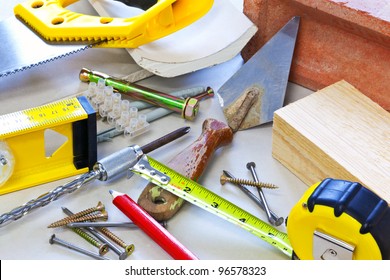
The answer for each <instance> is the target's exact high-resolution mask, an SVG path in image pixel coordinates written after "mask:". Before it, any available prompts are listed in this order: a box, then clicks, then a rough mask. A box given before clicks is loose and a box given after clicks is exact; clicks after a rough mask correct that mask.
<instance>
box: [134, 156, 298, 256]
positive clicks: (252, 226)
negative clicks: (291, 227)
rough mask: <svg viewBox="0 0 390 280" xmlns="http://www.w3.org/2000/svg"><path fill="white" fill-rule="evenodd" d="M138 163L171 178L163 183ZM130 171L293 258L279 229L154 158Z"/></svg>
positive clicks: (146, 160) (146, 159)
mask: <svg viewBox="0 0 390 280" xmlns="http://www.w3.org/2000/svg"><path fill="white" fill-rule="evenodd" d="M140 165H142V166H149V167H150V168H151V169H155V170H157V171H158V172H161V173H164V174H165V175H166V176H168V177H169V178H170V180H166V181H165V182H164V183H162V182H161V180H158V179H156V178H155V177H154V176H151V175H150V174H151V173H150V170H146V169H145V168H139V166H140ZM131 171H133V172H134V173H137V174H139V175H140V176H142V177H143V178H145V179H147V180H149V181H151V182H152V183H154V184H156V185H158V186H160V187H162V188H163V189H166V190H168V191H170V192H172V193H174V194H175V195H177V196H179V197H181V198H183V199H184V200H186V201H189V202H190V203H192V204H195V205H196V206H199V207H201V208H203V209H205V210H206V211H208V212H210V213H212V214H215V215H217V216H219V217H221V218H224V219H226V220H227V221H229V222H231V223H234V224H236V225H238V226H240V227H242V228H243V229H245V230H247V231H249V232H250V233H252V234H254V235H256V236H258V237H260V238H261V239H262V240H264V241H266V242H268V243H269V244H271V245H273V246H274V247H276V248H277V249H279V250H281V251H282V252H283V253H284V254H286V255H287V256H289V257H290V258H292V255H293V250H292V247H291V244H290V242H289V240H288V236H287V234H286V233H283V232H280V231H278V230H277V229H275V228H274V227H273V226H271V225H269V224H267V223H266V222H264V221H262V220H261V219H259V218H257V217H255V216H253V215H252V214H250V213H248V212H247V211H245V210H243V209H241V208H240V207H238V206H237V205H235V204H233V203H231V202H229V201H227V200H225V199H224V198H222V197H220V196H218V195H217V194H215V193H213V192H212V191H210V190H208V189H206V188H205V187H203V186H202V185H200V184H198V183H196V182H195V181H192V180H190V179H188V178H187V177H184V176H183V175H181V174H179V173H177V172H176V171H174V170H173V169H170V168H169V167H167V166H165V165H163V164H161V163H160V162H158V161H156V160H154V159H153V158H151V157H149V156H146V155H144V157H143V158H142V159H141V160H140V161H139V163H138V164H137V165H135V166H134V167H133V168H131Z"/></svg>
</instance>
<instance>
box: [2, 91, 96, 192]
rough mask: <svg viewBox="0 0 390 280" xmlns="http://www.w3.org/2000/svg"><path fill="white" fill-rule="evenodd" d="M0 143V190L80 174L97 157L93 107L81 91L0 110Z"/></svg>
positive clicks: (16, 188)
mask: <svg viewBox="0 0 390 280" xmlns="http://www.w3.org/2000/svg"><path fill="white" fill-rule="evenodd" d="M48 135H49V136H50V137H48ZM53 136H54V137H53ZM57 136H58V137H59V138H57ZM58 139H61V141H57V140H58ZM0 144H1V145H0V156H1V157H2V159H3V160H2V165H1V166H0V167H2V168H3V170H6V171H7V172H0V194H5V193H9V192H13V191H17V190H20V189H24V188H28V187H32V186H35V185H39V184H43V183H46V182H51V181H54V180H58V179H61V178H65V177H69V176H72V175H76V174H82V173H85V172H88V171H89V170H90V169H91V168H92V166H93V164H94V163H95V162H96V157H97V156H96V149H97V147H96V113H95V112H94V111H93V108H92V107H91V106H90V104H89V103H88V101H87V100H86V99H85V98H84V97H82V98H71V99H66V100H62V101H58V102H54V103H49V104H47V105H43V106H39V107H35V108H31V109H27V110H23V111H19V112H15V113H10V114H7V115H2V116H0ZM48 151H50V152H49V153H48Z"/></svg>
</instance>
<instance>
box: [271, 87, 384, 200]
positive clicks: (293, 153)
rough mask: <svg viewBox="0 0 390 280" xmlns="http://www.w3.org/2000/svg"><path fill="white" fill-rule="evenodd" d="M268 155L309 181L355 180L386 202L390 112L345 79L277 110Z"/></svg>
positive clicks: (309, 183)
mask: <svg viewBox="0 0 390 280" xmlns="http://www.w3.org/2000/svg"><path fill="white" fill-rule="evenodd" d="M272 155H273V157H274V158H276V159H277V160H278V161H280V162H281V163H282V164H283V165H285V166H286V167H287V168H288V169H289V170H290V171H291V172H293V173H294V174H295V175H296V176H297V177H299V178H300V179H301V180H302V181H303V182H304V183H306V184H307V185H309V186H310V185H312V184H314V183H316V182H318V181H321V180H323V179H325V178H327V177H331V178H336V179H344V180H350V181H357V182H360V183H361V184H363V185H364V186H366V187H367V188H369V189H371V190H372V191H373V192H375V193H376V194H378V195H379V196H381V197H382V198H383V199H385V200H386V201H387V202H390V113H389V112H387V111H386V110H384V109H383V108H381V107H380V106H379V105H378V104H376V103H375V102H373V101H372V100H370V99H369V98H368V97H366V96H365V95H363V94H362V93H360V92H359V91H358V90H357V89H356V88H355V87H353V86H352V85H350V84H349V83H347V82H346V81H340V82H337V83H335V84H333V85H331V86H328V87H326V88H324V89H322V90H320V91H318V92H315V93H313V94H311V95H309V96H308V97H305V98H303V99H300V100H298V101H296V102H293V103H291V104H289V105H287V106H285V107H283V108H281V109H279V110H277V111H276V112H275V114H274V123H273V139H272Z"/></svg>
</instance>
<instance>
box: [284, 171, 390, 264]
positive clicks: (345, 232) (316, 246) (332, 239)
mask: <svg viewBox="0 0 390 280" xmlns="http://www.w3.org/2000/svg"><path fill="white" fill-rule="evenodd" d="M287 234H288V237H289V240H290V242H291V245H292V247H293V248H294V253H295V254H296V255H297V257H298V258H299V259H356V260H368V259H390V238H389V236H390V208H389V206H388V203H387V202H386V201H384V200H383V199H381V198H380V197H379V196H378V195H376V194H375V193H373V192H372V191H370V190H369V189H367V188H365V187H363V186H362V185H361V184H359V183H355V182H349V181H344V180H335V179H329V178H328V179H325V180H324V181H322V182H320V183H317V184H315V185H313V186H311V187H310V188H309V189H308V190H307V191H306V192H305V194H304V195H303V197H302V198H301V199H300V201H299V202H298V203H297V204H296V205H295V206H294V207H293V209H292V210H291V212H290V214H289V216H288V221H287Z"/></svg>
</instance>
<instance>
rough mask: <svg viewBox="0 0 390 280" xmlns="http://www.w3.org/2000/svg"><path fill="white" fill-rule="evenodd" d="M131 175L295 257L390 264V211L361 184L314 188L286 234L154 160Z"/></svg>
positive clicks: (300, 204)
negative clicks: (136, 175) (363, 260)
mask: <svg viewBox="0 0 390 280" xmlns="http://www.w3.org/2000/svg"><path fill="white" fill-rule="evenodd" d="M130 170H131V171H132V172H134V173H137V174H139V175H140V176H142V177H143V178H145V179H147V180H148V181H150V182H152V183H154V184H156V185H158V186H160V187H161V188H163V189H165V190H167V191H170V192H172V193H173V194H175V195H177V196H179V197H181V198H183V199H184V200H186V201H188V202H190V203H192V204H194V205H196V206H199V207H201V208H203V209H205V210H206V211H208V212H210V213H212V214H215V215H217V216H220V217H222V218H224V219H226V220H228V221H229V222H232V223H234V224H237V225H239V226H240V227H242V228H244V229H246V230H247V231H249V232H251V233H252V234H254V235H256V236H258V237H260V238H261V239H263V240H264V241H266V242H268V243H269V244H271V245H273V246H274V247H276V248H277V249H279V250H280V251H282V252H283V253H284V254H286V255H287V256H289V257H290V258H296V257H298V258H299V259H306V260H307V259H390V240H389V239H388V236H389V235H390V208H389V206H388V204H387V202H386V201H384V200H383V199H381V198H380V197H379V196H377V195H376V194H374V193H373V192H372V191H370V190H368V189H367V188H365V187H363V186H362V185H360V184H359V183H354V182H349V181H345V180H335V179H325V180H324V181H322V182H320V183H317V184H315V185H313V186H312V187H311V188H309V189H308V190H307V191H306V192H305V194H304V196H303V197H302V198H301V200H300V201H299V202H298V203H297V204H296V205H295V206H294V207H293V209H292V211H291V212H290V214H289V217H288V220H287V233H283V232H280V231H278V230H277V229H275V228H274V227H273V226H271V225H269V224H268V223H266V222H264V221H262V220H261V219H259V218H257V217H255V216H253V215H252V214H250V213H248V212H246V211H245V210H243V209H241V208H240V207H238V206H236V205H234V204H233V203H231V202H229V201H227V200H225V199H224V198H222V197H220V196H218V195H217V194H215V193H213V192H212V191H210V190H208V189H206V188H205V187H203V186H202V185H200V184H198V183H196V182H194V181H193V180H190V179H188V178H187V177H185V176H183V175H181V174H180V173H178V172H176V171H174V170H172V169H171V168H169V167H167V166H165V165H163V164H161V163H160V162H158V161H156V160H154V159H153V158H151V157H149V156H146V155H144V156H143V158H142V159H141V160H140V161H139V162H138V163H137V164H136V165H135V166H134V167H132V168H131V169H130ZM293 249H294V250H293Z"/></svg>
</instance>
